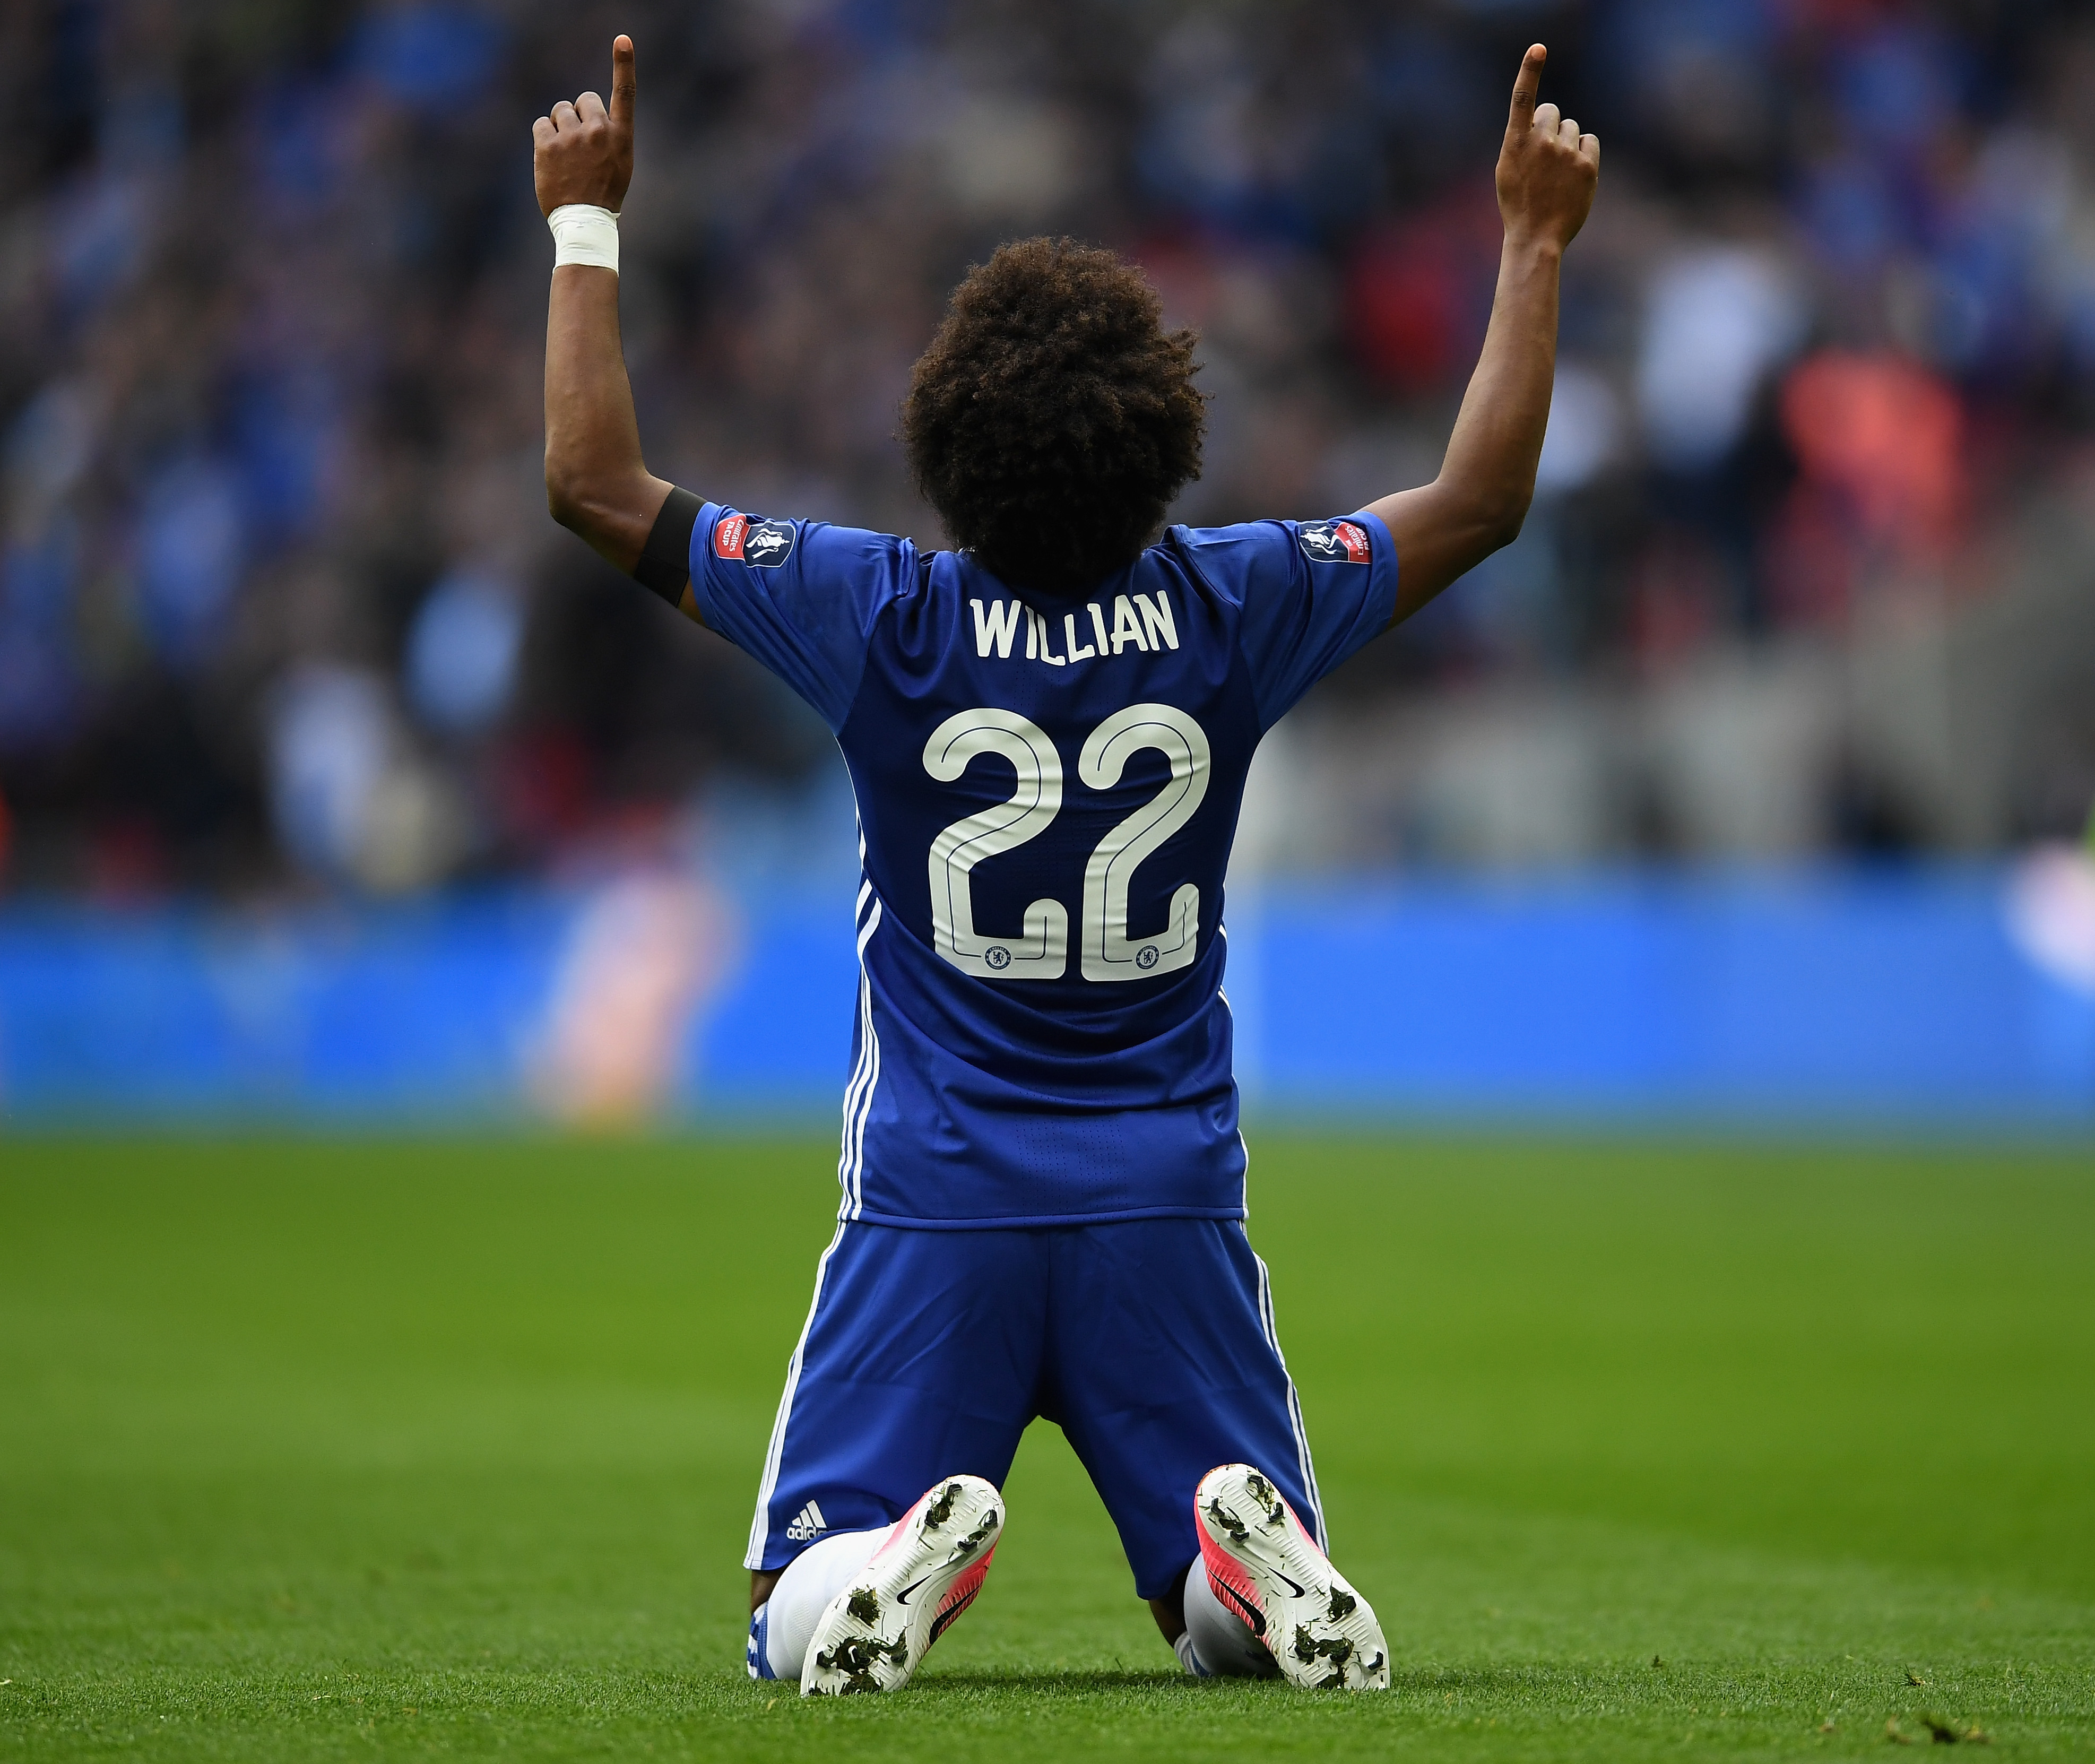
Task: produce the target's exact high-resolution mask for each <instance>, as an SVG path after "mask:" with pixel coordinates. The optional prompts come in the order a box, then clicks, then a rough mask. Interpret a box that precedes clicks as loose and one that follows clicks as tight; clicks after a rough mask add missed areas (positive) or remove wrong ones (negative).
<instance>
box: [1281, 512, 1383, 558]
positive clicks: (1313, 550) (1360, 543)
mask: <svg viewBox="0 0 2095 1764" xmlns="http://www.w3.org/2000/svg"><path fill="white" fill-rule="evenodd" d="M1296 541H1297V542H1298V543H1300V546H1301V547H1302V555H1304V557H1306V558H1308V559H1309V561H1310V562H1311V563H1313V564H1365V563H1369V562H1371V561H1372V560H1373V556H1374V554H1373V552H1372V551H1371V550H1370V547H1369V544H1368V534H1367V529H1366V528H1365V527H1363V526H1361V525H1360V524H1359V523H1358V522H1357V521H1352V520H1305V521H1304V522H1303V523H1302V525H1300V527H1298V528H1297V529H1296Z"/></svg>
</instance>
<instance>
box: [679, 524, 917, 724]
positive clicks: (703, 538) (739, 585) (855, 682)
mask: <svg viewBox="0 0 2095 1764" xmlns="http://www.w3.org/2000/svg"><path fill="white" fill-rule="evenodd" d="M915 567H916V547H914V546H912V545H911V544H910V542H908V540H907V539H898V538H892V537H891V536H890V535H888V534H884V533H866V532H863V531H861V530H860V529H858V528H856V527H836V526H831V525H829V524H828V523H827V522H826V521H821V520H765V519H764V518H763V517H762V516H757V515H747V514H743V513H742V512H739V511H738V510H736V509H733V508H729V507H723V506H722V505H721V504H720V503H706V504H705V506H704V507H703V508H701V509H700V510H699V518H698V520H697V522H696V524H695V525H694V526H693V527H692V529H691V597H692V599H694V600H695V601H696V602H697V603H698V610H699V617H700V618H701V619H702V620H703V621H705V624H706V626H707V628H708V629H710V630H714V631H717V632H718V633H719V634H721V636H722V637H725V638H726V639H727V640H728V641H729V642H731V643H733V644H734V646H735V647H737V648H738V649H743V650H747V651H748V652H749V653H750V654H751V655H752V656H755V657H756V659H757V660H759V661H760V662H762V663H763V664H764V666H765V667H767V668H769V669H770V670H771V671H772V672H773V673H775V674H777V676H778V677H779V678H780V679H782V680H783V681H784V682H786V685H788V686H791V687H792V689H793V690H795V692H797V693H799V695H800V696H801V697H802V698H804V699H806V700H807V701H808V703H810V704H812V706H813V707H814V708H815V709H816V711H817V712H819V713H820V715H821V719H822V721H824V722H825V723H826V724H828V725H829V726H830V730H831V732H832V733H834V731H836V730H839V729H841V728H842V727H843V724H844V720H845V719H846V718H847V716H850V714H851V708H852V700H853V699H856V697H857V696H858V689H859V682H860V679H861V678H862V677H864V675H865V657H866V646H867V642H868V641H869V637H870V635H871V633H872V630H873V621H874V620H875V619H877V618H878V616H880V612H881V609H882V608H883V607H885V606H886V604H887V603H888V602H889V601H891V600H892V599H894V598H895V595H897V594H899V593H900V592H901V591H902V590H903V588H904V586H905V585H906V584H907V583H908V582H909V581H911V580H912V577H913V574H914V571H915Z"/></svg>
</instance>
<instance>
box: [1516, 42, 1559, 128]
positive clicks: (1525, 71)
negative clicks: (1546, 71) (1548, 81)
mask: <svg viewBox="0 0 2095 1764" xmlns="http://www.w3.org/2000/svg"><path fill="white" fill-rule="evenodd" d="M1548 59H1549V51H1548V50H1547V49H1545V48H1544V46H1542V45H1541V44H1540V43H1534V44H1531V45H1530V46H1529V48H1528V51H1527V54H1525V55H1523V56H1522V58H1521V63H1520V73H1519V76H1518V77H1517V78H1516V79H1515V80H1514V83H1513V113H1512V115H1510V116H1509V117H1508V118H1507V119H1506V133H1509V134H1511V133H1514V132H1515V131H1517V130H1521V129H1525V128H1527V127H1528V125H1529V124H1531V123H1532V122H1533V121H1534V120H1535V94H1536V93H1537V92H1539V91H1540V90H1541V89H1542V64H1543V63H1544V62H1545V61H1547V60H1548Z"/></svg>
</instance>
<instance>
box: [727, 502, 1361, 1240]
mask: <svg viewBox="0 0 2095 1764" xmlns="http://www.w3.org/2000/svg"><path fill="white" fill-rule="evenodd" d="M691 586H692V590H693V594H694V596H695V599H696V600H697V603H698V609H699V616H701V617H702V618H703V620H704V621H705V622H706V624H707V625H708V626H709V627H711V628H712V629H713V630H715V631H716V632H718V633H719V634H721V635H722V636H724V637H725V638H728V639H729V640H730V642H734V643H735V644H737V645H738V646H739V647H742V648H743V649H745V650H747V651H748V652H749V653H750V654H751V655H752V656H756V659H757V660H760V661H761V662H763V663H764V664H765V665H767V666H768V667H769V668H771V669H773V670H774V671H775V672H776V673H777V674H778V675H779V676H780V677H782V678H783V679H784V680H785V681H786V683H787V684H788V685H790V686H791V687H792V688H793V689H794V690H795V691H797V692H798V693H799V695H801V696H802V697H803V698H804V699H807V701H808V703H810V704H812V706H813V707H814V708H815V709H816V710H817V712H820V713H821V716H822V718H823V720H824V721H825V722H826V723H827V724H828V725H829V726H830V729H831V730H833V731H834V734H835V735H836V738H837V743H838V746H839V747H841V748H842V749H843V756H844V760H845V763H846V764H847V765H848V766H849V768H850V769H851V777H852V788H853V790H854V791H856V795H857V799H858V814H859V830H860V841H859V843H860V853H861V861H862V865H863V877H862V879H861V882H860V887H859V891H858V950H859V961H860V976H859V988H858V1027H857V1031H856V1036H855V1038H854V1041H853V1064H852V1073H851V1077H850V1081H849V1083H848V1085H847V1088H846V1091H845V1094H844V1132H843V1159H842V1163H841V1165H840V1169H839V1177H840V1180H841V1181H842V1183H843V1214H844V1217H847V1218H851V1219H864V1220H866V1221H869V1222H876V1223H880V1224H886V1225H899V1226H918V1227H924V1228H934V1229H935V1228H947V1229H969V1228H973V1229H981V1228H983V1227H987V1226H1021V1225H1064V1224H1076V1223H1090V1222H1100V1221H1105V1220H1112V1219H1137V1218H1156V1217H1173V1216H1178V1217H1201V1218H1240V1217H1243V1210H1244V1197H1243V1174H1244V1152H1243V1141H1242V1140H1241V1139H1240V1138H1239V1135H1238V1132H1237V1093H1236V1084H1235V1078H1233V1076H1232V1074H1231V1070H1230V1014H1229V1005H1228V1001H1227V1000H1226V998H1225V997H1224V996H1223V992H1222V969H1223V964H1224V961H1225V959H1226V947H1227V945H1226V939H1225V936H1224V934H1223V929H1222V878H1223V875H1224V873H1225V872H1226V869H1227V868H1228V864H1229V855H1230V841H1231V839H1232V838H1233V837H1234V835H1235V830H1236V821H1237V811H1238V808H1239V804H1240V802H1241V800H1242V799H1243V786H1244V777H1245V773H1246V772H1247V771H1248V769H1249V767H1250V765H1251V759H1252V751H1253V750H1254V749H1255V748H1256V747H1257V745H1258V743H1259V739H1260V738H1261V736H1262V735H1263V734H1265V731H1266V730H1268V729H1270V728H1271V727H1272V726H1273V725H1274V723H1275V722H1277V721H1278V720H1279V718H1280V717H1281V716H1282V714H1283V712H1286V711H1287V708H1288V707H1289V706H1290V705H1291V704H1293V703H1295V701H1296V699H1299V698H1300V696H1301V695H1302V694H1303V693H1304V692H1305V691H1306V690H1309V686H1311V685H1312V684H1313V682H1316V681H1317V680H1318V679H1319V678H1320V677H1322V676H1323V675H1324V674H1326V673H1329V672H1330V671H1331V669H1333V668H1335V667H1336V666H1337V665H1338V664H1339V663H1340V662H1341V661H1344V660H1345V659H1346V657H1347V656H1350V655H1352V653H1353V651H1355V650H1357V649H1358V648H1359V647H1361V645H1362V644H1363V643H1365V642H1367V641H1368V639H1369V638H1371V637H1373V636H1374V635H1375V634H1377V633H1378V632H1379V631H1381V630H1383V629H1384V628H1385V627H1386V626H1387V625H1388V624H1389V622H1390V620H1391V617H1392V614H1393V612H1394V610H1395V608H1396V553H1395V549H1394V547H1393V546H1392V542H1391V540H1390V536H1389V533H1388V529H1387V528H1385V527H1384V526H1383V524H1382V523H1381V521H1379V520H1377V519H1376V518H1375V517H1374V516H1372V515H1369V514H1356V515H1352V516H1348V517H1347V518H1345V519H1344V520H1318V521H1304V522H1295V521H1281V520H1270V521H1258V522H1254V523H1252V524H1250V525H1243V526H1235V527H1222V528H1217V529H1209V530H1196V529H1189V528H1185V527H1174V528H1172V529H1169V532H1167V533H1166V534H1165V536H1164V538H1163V539H1162V540H1161V542H1159V543H1157V544H1156V545H1153V546H1152V547H1150V548H1149V549H1148V551H1144V552H1143V554H1142V555H1141V556H1140V557H1139V558H1138V559H1137V560H1135V562H1134V563H1132V564H1129V565H1128V566H1127V568H1125V569H1123V570H1122V571H1121V572H1120V573H1118V574H1117V575H1116V576H1114V577H1112V578H1111V579H1110V580H1108V581H1104V582H1101V583H1100V585H1099V586H1098V588H1097V590H1096V591H1095V592H1094V593H1092V594H1091V595H1088V596H1087V597H1086V599H1084V600H1083V601H1082V603H1080V604H1078V605H1076V606H1074V608H1073V607H1070V606H1068V605H1066V604H1056V605H1053V606H1044V605H1043V606H1039V607H1036V606H1034V605H1033V604H1031V603H1029V602H1027V601H1026V599H1024V598H1023V597H1021V595H1017V593H1015V592H1013V590H1011V589H1009V588H1007V587H1006V586H1004V584H1003V583H1002V582H1000V581H998V580H997V579H996V578H995V577H993V576H991V575H990V574H989V573H987V572H986V571H984V570H983V569H982V568H979V567H978V566H977V565H976V564H975V563H974V562H973V560H972V559H970V558H969V555H967V554H966V553H965V552H959V553H956V552H951V551H934V552H930V553H926V552H922V551H918V550H917V547H915V546H914V545H912V544H911V543H910V542H909V541H908V540H907V539H901V538H891V537H889V536H887V535H886V534H877V533H866V532H861V531H858V530H856V529H852V528H848V527H838V526H831V525H826V524H825V523H823V522H821V521H814V520H806V521H797V520H764V519H761V518H760V517H758V516H752V515H748V514H743V513H739V512H736V511H735V510H734V509H730V508H726V507H721V506H720V505H719V504H717V503H707V504H706V505H705V507H704V508H703V511H702V512H701V513H700V515H699V520H698V524H697V525H696V527H695V529H693V532H692V537H691Z"/></svg>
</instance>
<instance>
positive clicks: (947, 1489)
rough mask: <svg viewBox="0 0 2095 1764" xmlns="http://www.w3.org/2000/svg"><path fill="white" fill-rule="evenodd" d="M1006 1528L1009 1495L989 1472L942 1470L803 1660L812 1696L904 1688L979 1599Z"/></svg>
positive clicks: (829, 1615) (835, 1606)
mask: <svg viewBox="0 0 2095 1764" xmlns="http://www.w3.org/2000/svg"><path fill="white" fill-rule="evenodd" d="M1003 1531H1004V1497H1003V1496H1001V1495H1000V1494H999V1493H998V1492H996V1490H995V1488H994V1487H991V1485H990V1484H989V1483H986V1482H984V1481H983V1480H982V1478H981V1477H979V1476H942V1477H940V1478H939V1480H938V1481H937V1482H935V1483H933V1484H932V1485H931V1487H930V1489H929V1490H927V1491H926V1493H925V1495H924V1497H923V1499H921V1500H919V1501H918V1502H917V1505H915V1506H913V1507H912V1508H911V1509H909V1510H908V1512H907V1513H905V1514H903V1515H902V1517H901V1518H899V1519H897V1520H896V1521H895V1523H894V1525H893V1526H892V1527H891V1528H890V1529H889V1531H888V1533H887V1535H886V1538H885V1539H883V1540H882V1542H881V1544H880V1545H879V1547H878V1548H876V1549H875V1550H874V1551H873V1554H872V1555H871V1556H870V1557H868V1558H867V1559H866V1564H865V1568H864V1569H863V1570H860V1572H859V1573H858V1574H856V1575H853V1576H852V1579H851V1581H850V1583H849V1584H847V1586H846V1587H845V1588H844V1590H843V1592H839V1593H838V1595H837V1596H835V1597H834V1599H832V1600H830V1604H829V1608H828V1609H826V1610H825V1611H824V1612H823V1613H822V1616H821V1621H820V1622H817V1624H816V1625H815V1634H814V1639H813V1640H812V1641H810V1642H809V1643H808V1657H807V1661H806V1663H805V1664H804V1666H802V1667H801V1668H800V1694H801V1695H802V1696H852V1695H855V1694H856V1693H857V1692H862V1691H898V1690H899V1689H901V1688H902V1687H903V1686H904V1685H905V1684H907V1683H908V1682H909V1675H911V1674H912V1672H914V1671H915V1670H917V1665H918V1662H921V1660H922V1659H923V1657H924V1656H925V1655H926V1653H930V1649H931V1644H932V1643H933V1642H934V1641H936V1640H938V1639H939V1637H940V1636H943V1634H945V1632H946V1631H947V1629H949V1628H950V1627H952V1624H953V1622H954V1621H955V1619H956V1618H958V1617H959V1616H960V1613H961V1612H963V1611H965V1609H967V1608H968V1607H969V1605H972V1604H973V1603H974V1600H975V1595H976V1594H977V1593H978V1592H981V1591H982V1581H983V1580H984V1579H985V1578H987V1575H988V1574H989V1564H990V1558H991V1557H992V1556H994V1555H995V1553H996V1544H997V1540H998V1538H999V1537H1000V1536H1001V1535H1003Z"/></svg>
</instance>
